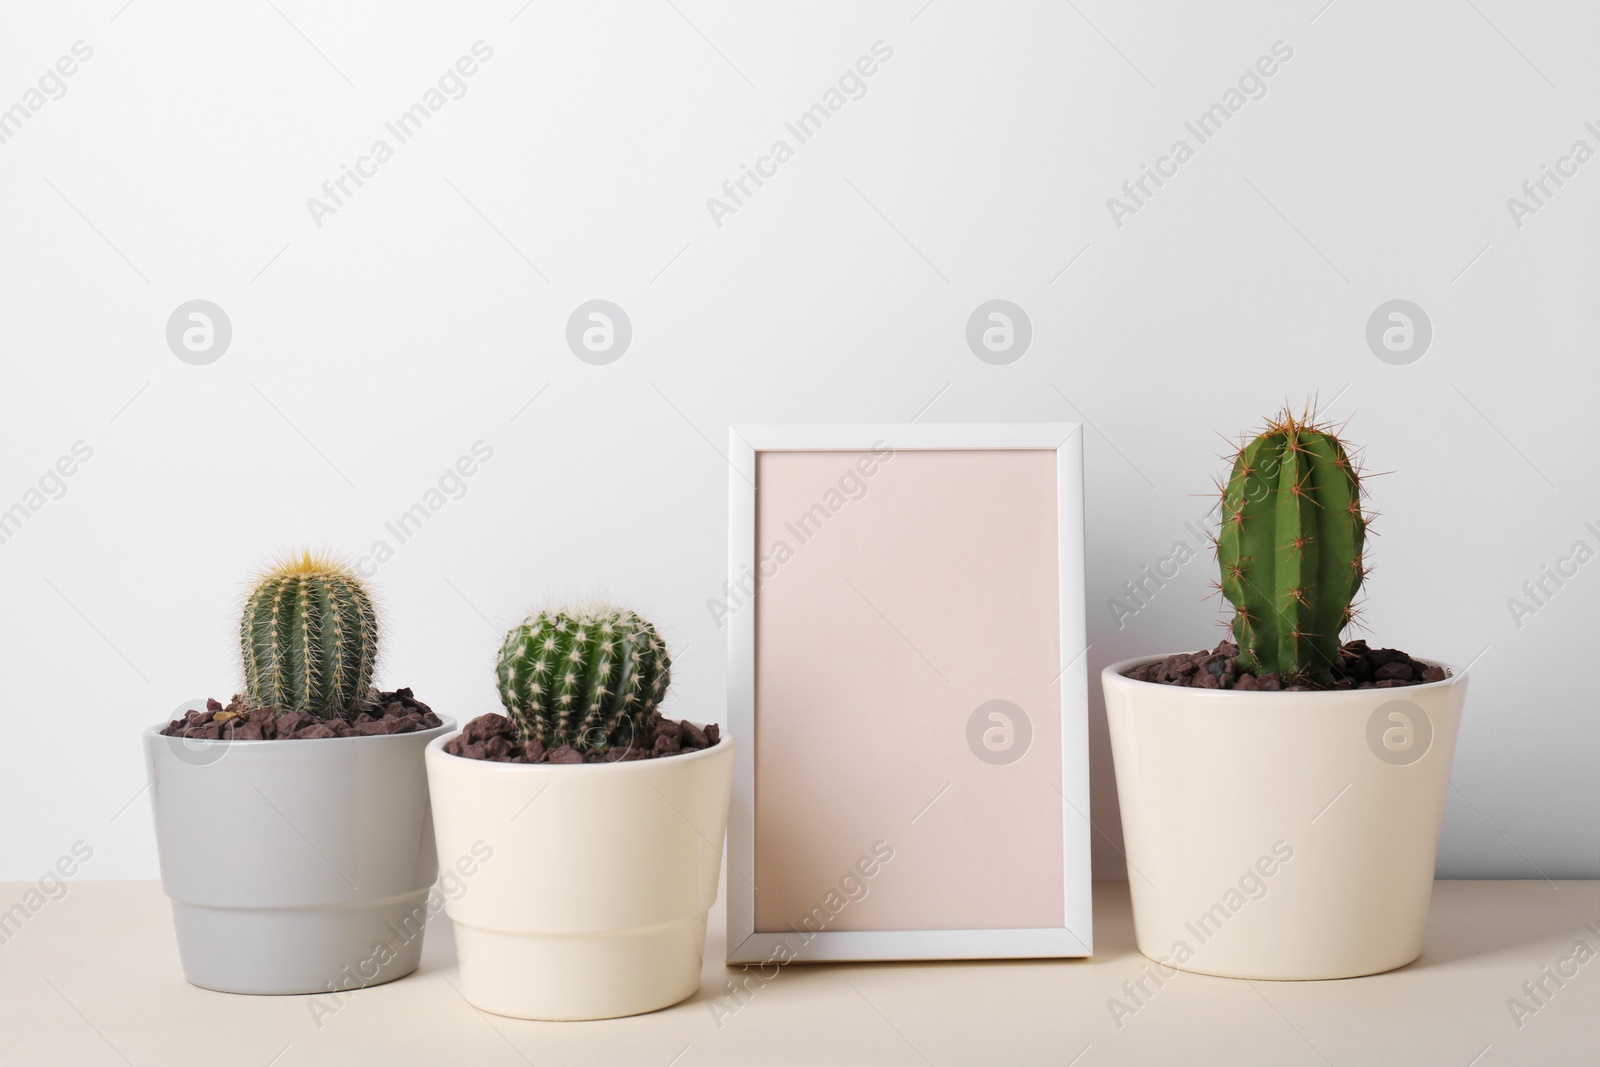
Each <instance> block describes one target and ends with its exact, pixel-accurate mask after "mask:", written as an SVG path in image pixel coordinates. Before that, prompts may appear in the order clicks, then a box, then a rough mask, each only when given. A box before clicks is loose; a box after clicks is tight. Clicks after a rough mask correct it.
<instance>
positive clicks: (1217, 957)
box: [1101, 656, 1466, 979]
mask: <svg viewBox="0 0 1600 1067" xmlns="http://www.w3.org/2000/svg"><path fill="white" fill-rule="evenodd" d="M1162 658H1164V657H1159V656H1152V657H1146V658H1144V659H1135V660H1126V661H1124V662H1122V663H1116V664H1112V665H1111V666H1109V667H1107V668H1106V669H1105V671H1104V672H1103V673H1102V675H1101V681H1102V685H1103V687H1104V690H1105V698H1106V719H1107V722H1108V725H1109V727H1110V733H1111V752H1112V757H1113V760H1114V763H1115V766H1116V772H1117V796H1118V799H1119V802H1120V806H1121V810H1122V833H1123V841H1124V844H1125V846H1126V848H1127V858H1128V866H1129V870H1128V883H1129V887H1130V891H1131V893H1132V896H1133V918H1134V929H1135V933H1136V936H1137V938H1138V943H1139V951H1140V952H1142V953H1144V954H1145V955H1146V956H1149V957H1150V958H1151V959H1153V960H1156V961H1158V962H1159V963H1163V964H1166V965H1167V966H1168V967H1170V968H1177V969H1181V970H1189V971H1198V972H1200V973H1203V974H1214V975H1221V976H1224V977H1228V978H1266V979H1315V978H1349V977H1354V976H1356V975H1363V974H1376V973H1378V972H1380V971H1387V970H1391V969H1393V968H1395V967H1401V966H1404V965H1405V964H1407V963H1410V962H1411V961H1412V960H1414V959H1416V958H1417V956H1418V955H1420V954H1421V952H1422V936H1423V931H1424V928H1425V926H1426V924H1427V915H1428V899H1429V896H1430V894H1431V893H1432V889H1433V869H1434V856H1435V853H1436V851H1437V849H1438V841H1439V826H1440V822H1441V820H1442V818H1443V815H1444V806H1445V794H1446V792H1447V791H1448V789H1449V786H1450V761H1451V759H1452V757H1453V756H1454V754H1455V745H1456V733H1457V730H1458V728H1459V726H1460V722H1461V706H1462V702H1463V700H1464V698H1465V696H1466V680H1465V678H1458V677H1455V676H1454V672H1449V673H1450V674H1451V677H1447V678H1446V679H1445V680H1444V681H1442V682H1432V683H1428V684H1425V685H1414V686H1403V687H1397V688H1389V689H1356V690H1343V691H1326V692H1299V693H1284V692H1275V693H1268V692H1249V691H1246V692H1240V691H1236V690H1220V689H1190V688H1185V687H1182V686H1169V685H1160V684H1157V683H1153V682H1138V681H1134V680H1132V679H1130V678H1126V677H1124V674H1125V673H1126V672H1127V671H1129V670H1132V669H1133V668H1135V667H1138V666H1141V665H1143V664H1145V663H1150V662H1154V661H1156V660H1159V659H1162ZM1446 670H1447V672H1448V671H1449V668H1448V667H1446Z"/></svg>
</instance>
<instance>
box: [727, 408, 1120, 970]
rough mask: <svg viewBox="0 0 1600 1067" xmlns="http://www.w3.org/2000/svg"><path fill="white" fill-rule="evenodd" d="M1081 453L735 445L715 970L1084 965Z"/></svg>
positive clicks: (884, 439)
mask: <svg viewBox="0 0 1600 1067" xmlns="http://www.w3.org/2000/svg"><path fill="white" fill-rule="evenodd" d="M1082 442H1083V435H1082V433H1081V432H1080V426H1079V425H1078V424H1076V423H1045V424H1015V425H985V424H947V425H917V424H906V425H892V424H885V425H811V426H735V427H733V428H732V430H731V431H730V433H729V449H730V454H729V458H730V461H731V465H732V468H733V471H732V474H731V475H730V478H729V485H730V493H729V497H730V527H729V567H728V570H729V574H728V584H727V587H726V588H725V590H724V594H725V595H724V596H723V597H722V598H720V600H719V601H717V602H714V608H713V610H714V611H715V612H717V613H718V614H719V616H720V619H719V621H720V622H721V623H722V624H723V625H724V626H726V627H727V628H728V630H729V686H728V699H729V705H730V707H729V716H728V721H729V724H730V726H731V728H732V730H733V733H734V735H735V736H736V737H738V738H739V741H740V747H739V753H738V761H737V766H736V769H735V774H734V793H733V807H732V811H731V813H730V818H729V826H728V864H729V871H728V878H727V887H728V962H729V963H745V964H768V963H791V962H821V961H834V960H919V959H1001V958H1025V957H1056V956H1087V955H1089V954H1090V952H1091V949H1092V924H1091V920H1090V868H1089V846H1090V839H1089V837H1090V825H1089V821H1088V812H1089V767H1088V711H1087V708H1088V704H1087V684H1088V676H1087V670H1088V667H1087V663H1086V661H1085V656H1084V653H1085V652H1086V651H1087V649H1086V647H1085V640H1086V638H1085V621H1084V586H1083V486H1082V483H1083V448H1082Z"/></svg>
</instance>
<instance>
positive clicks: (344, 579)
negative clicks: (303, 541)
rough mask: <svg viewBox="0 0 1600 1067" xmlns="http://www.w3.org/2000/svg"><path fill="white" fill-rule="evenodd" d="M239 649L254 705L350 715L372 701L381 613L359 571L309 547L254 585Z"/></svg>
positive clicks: (333, 716)
mask: <svg viewBox="0 0 1600 1067" xmlns="http://www.w3.org/2000/svg"><path fill="white" fill-rule="evenodd" d="M239 651H240V654H241V656H242V658H243V660H244V685H245V696H246V698H247V699H248V700H249V702H250V703H251V704H253V705H255V706H258V707H268V706H271V707H276V708H277V709H278V710H279V711H280V712H291V711H303V712H306V713H308V714H310V715H313V716H315V717H316V718H318V719H345V720H350V719H353V718H355V716H356V715H357V714H358V713H359V712H360V711H361V710H362V709H363V708H365V707H366V706H367V705H368V704H369V703H370V702H371V699H372V671H373V667H374V665H375V663H376V661H377V656H378V616H377V613H376V612H375V611H374V610H373V606H372V598H371V597H370V596H369V595H368V593H367V589H366V586H365V585H364V584H363V583H362V581H361V579H360V577H358V576H357V575H356V574H355V572H354V571H352V570H350V569H349V568H348V567H345V566H344V565H342V564H340V563H338V562H336V561H334V560H331V559H328V558H325V557H322V556H319V555H316V554H315V553H312V552H304V553H301V554H300V555H297V556H293V557H290V558H289V559H287V560H285V561H283V562H282V563H279V564H276V565H274V566H273V567H271V568H270V569H269V570H268V571H267V572H266V573H265V574H263V575H262V576H261V577H260V578H259V579H258V580H257V581H256V583H255V585H254V587H253V588H252V589H251V590H250V594H249V596H248V597H247V598H246V599H245V604H244V611H243V613H242V614H241V616H240V619H239Z"/></svg>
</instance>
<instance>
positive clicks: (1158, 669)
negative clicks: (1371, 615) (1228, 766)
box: [1127, 641, 1447, 693]
mask: <svg viewBox="0 0 1600 1067" xmlns="http://www.w3.org/2000/svg"><path fill="white" fill-rule="evenodd" d="M1127 677H1129V678H1132V679H1133V680H1134V681H1136V682H1155V683H1157V684H1158V685H1184V686H1188V687H1190V688H1192V689H1245V690H1258V691H1261V692H1268V693H1275V692H1285V693H1303V692H1311V691H1314V690H1339V689H1394V688H1399V687H1401V686H1407V685H1422V684H1423V683H1424V682H1442V681H1444V680H1445V678H1446V677H1447V675H1446V674H1445V670H1444V668H1443V667H1439V666H1436V665H1434V664H1431V663H1423V662H1422V661H1421V660H1418V659H1413V658H1412V657H1411V656H1409V655H1407V654H1406V653H1404V652H1401V651H1400V650H1399V649H1394V648H1368V647H1367V643H1366V642H1365V641H1350V642H1348V643H1347V644H1345V645H1344V646H1343V647H1342V648H1341V649H1340V650H1339V662H1338V664H1337V665H1336V666H1335V667H1334V670H1333V683H1332V684H1331V685H1329V684H1324V683H1319V682H1317V681H1315V680H1313V679H1310V678H1299V677H1295V676H1292V675H1290V676H1284V675H1280V674H1263V675H1261V676H1260V677H1259V678H1258V677H1256V676H1255V675H1254V674H1251V673H1250V672H1249V671H1241V670H1239V646H1238V645H1235V644H1234V643H1233V642H1231V641H1223V642H1222V643H1221V644H1219V645H1217V647H1216V648H1214V649H1211V650H1209V651H1206V650H1204V649H1202V650H1201V651H1199V652H1179V653H1178V654H1177V655H1174V656H1168V657H1167V658H1166V659H1163V660H1158V661H1156V662H1155V663H1147V664H1145V665H1144V666H1142V667H1135V668H1134V669H1133V670H1131V671H1129V672H1128V673H1127Z"/></svg>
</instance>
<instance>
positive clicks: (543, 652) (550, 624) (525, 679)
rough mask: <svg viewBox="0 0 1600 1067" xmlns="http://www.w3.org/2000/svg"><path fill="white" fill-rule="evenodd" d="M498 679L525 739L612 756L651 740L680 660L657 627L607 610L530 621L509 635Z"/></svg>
mask: <svg viewBox="0 0 1600 1067" xmlns="http://www.w3.org/2000/svg"><path fill="white" fill-rule="evenodd" d="M495 675H496V677H497V678H498V680H499V688H500V702H501V703H502V704H504V705H505V708H506V713H507V714H508V715H509V716H510V717H511V719H512V721H513V722H515V723H516V724H517V732H518V734H519V736H520V737H521V738H522V740H524V741H532V740H534V739H535V738H537V739H538V740H540V741H542V742H544V744H545V746H546V747H548V748H558V747H560V746H561V745H564V744H565V745H571V746H572V747H573V748H575V749H578V750H579V751H581V752H604V751H606V750H607V749H609V748H611V747H613V746H622V747H624V748H626V747H628V746H630V745H632V744H634V743H635V741H638V742H641V743H642V742H643V741H644V740H645V739H647V738H648V737H649V736H650V720H651V717H652V715H653V714H654V713H655V711H656V708H657V707H658V706H659V705H660V703H661V700H662V698H663V697H664V696H666V694H667V686H668V685H669V684H670V682H671V679H672V661H671V659H669V658H668V656H667V646H666V643H665V642H664V641H662V640H661V636H660V635H659V634H657V633H656V628H655V627H654V626H652V625H650V623H649V622H647V621H646V620H644V619H643V618H641V617H640V616H639V615H637V614H636V613H634V612H632V611H629V610H628V609H626V608H617V607H612V606H610V605H599V606H595V607H588V608H581V609H572V610H567V611H559V610H548V611H541V612H539V613H538V614H537V615H529V616H528V617H527V618H526V619H524V620H523V621H522V622H521V623H519V624H518V625H516V626H513V627H512V628H511V630H510V631H509V632H508V633H507V634H506V639H505V643H504V644H503V645H502V646H501V648H500V660H499V663H498V664H497V665H496V668H495Z"/></svg>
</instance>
